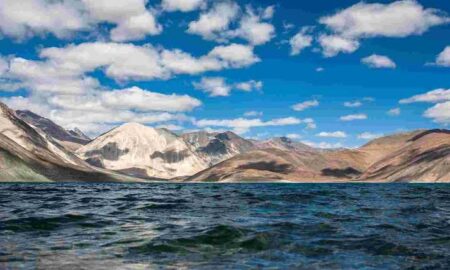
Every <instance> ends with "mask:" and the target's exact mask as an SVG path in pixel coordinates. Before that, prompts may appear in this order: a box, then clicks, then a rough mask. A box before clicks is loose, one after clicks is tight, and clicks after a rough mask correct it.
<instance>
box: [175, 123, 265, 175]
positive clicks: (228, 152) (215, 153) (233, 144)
mask: <svg viewBox="0 0 450 270" xmlns="http://www.w3.org/2000/svg"><path fill="white" fill-rule="evenodd" d="M181 137H182V138H183V139H184V140H185V141H186V142H187V143H189V144H190V145H192V146H193V147H194V149H195V152H196V153H197V154H198V155H200V156H202V157H203V158H204V159H206V160H207V161H208V162H209V165H210V166H211V165H215V164H217V163H219V162H221V161H224V160H226V159H229V158H231V157H234V156H235V155H238V154H242V153H246V152H248V151H250V150H252V149H255V148H256V147H255V145H254V144H253V143H252V142H251V141H249V140H246V139H244V138H242V137H240V136H238V135H236V134H235V133H233V132H231V131H227V132H223V133H208V132H204V131H199V132H191V133H185V134H183V135H181Z"/></svg>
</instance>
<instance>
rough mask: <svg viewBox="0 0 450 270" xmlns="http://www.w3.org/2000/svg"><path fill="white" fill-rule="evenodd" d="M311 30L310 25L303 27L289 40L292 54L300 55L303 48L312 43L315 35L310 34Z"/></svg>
mask: <svg viewBox="0 0 450 270" xmlns="http://www.w3.org/2000/svg"><path fill="white" fill-rule="evenodd" d="M309 31H310V28H309V27H303V28H302V29H301V30H300V31H299V32H298V33H297V34H295V35H294V36H293V37H292V38H291V39H290V40H289V45H291V55H298V54H300V52H301V51H302V50H303V49H305V48H307V47H309V46H311V45H312V42H313V36H312V35H310V34H308V32H309Z"/></svg>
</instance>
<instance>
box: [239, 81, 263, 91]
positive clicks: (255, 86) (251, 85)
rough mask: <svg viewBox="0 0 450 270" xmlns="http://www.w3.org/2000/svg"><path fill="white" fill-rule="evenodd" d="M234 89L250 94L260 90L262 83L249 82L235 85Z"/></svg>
mask: <svg viewBox="0 0 450 270" xmlns="http://www.w3.org/2000/svg"><path fill="white" fill-rule="evenodd" d="M234 87H235V88H236V89H238V90H242V91H245V92H251V91H253V90H261V89H262V87H263V82H262V81H255V80H250V81H246V82H240V83H236V84H235V86H234Z"/></svg>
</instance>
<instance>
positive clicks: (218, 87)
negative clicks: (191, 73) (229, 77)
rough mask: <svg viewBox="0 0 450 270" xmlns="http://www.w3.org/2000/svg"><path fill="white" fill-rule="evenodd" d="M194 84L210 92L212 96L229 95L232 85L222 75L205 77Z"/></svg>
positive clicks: (197, 87) (199, 88)
mask: <svg viewBox="0 0 450 270" xmlns="http://www.w3.org/2000/svg"><path fill="white" fill-rule="evenodd" d="M193 84H194V87H195V88H196V89H198V90H202V91H203V92H205V93H209V95H210V96H211V97H218V96H228V95H229V94H230V92H231V86H230V85H228V84H227V83H226V82H225V79H224V78H222V77H203V78H202V79H201V80H200V81H199V82H194V83H193Z"/></svg>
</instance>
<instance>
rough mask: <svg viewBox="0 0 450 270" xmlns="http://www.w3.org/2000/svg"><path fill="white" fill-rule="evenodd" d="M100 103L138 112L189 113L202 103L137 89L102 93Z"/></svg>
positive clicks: (186, 96) (180, 96)
mask: <svg viewBox="0 0 450 270" xmlns="http://www.w3.org/2000/svg"><path fill="white" fill-rule="evenodd" d="M101 97H102V101H103V102H104V104H105V105H106V106H108V107H110V108H117V109H128V110H129V109H133V110H138V111H143V112H147V111H166V112H185V111H191V110H193V109H194V108H196V107H198V106H200V105H201V104H202V103H201V102H200V101H199V100H198V99H195V98H192V97H190V96H188V95H176V94H172V95H165V94H160V93H155V92H151V91H145V90H143V89H141V88H139V87H131V88H128V89H123V90H115V91H107V92H103V93H102V95H101Z"/></svg>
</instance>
